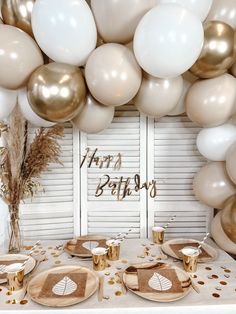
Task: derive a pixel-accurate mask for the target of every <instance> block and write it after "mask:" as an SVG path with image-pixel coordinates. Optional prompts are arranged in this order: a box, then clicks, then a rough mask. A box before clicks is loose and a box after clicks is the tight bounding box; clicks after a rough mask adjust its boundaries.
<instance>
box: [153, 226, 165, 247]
mask: <svg viewBox="0 0 236 314" xmlns="http://www.w3.org/2000/svg"><path fill="white" fill-rule="evenodd" d="M164 236H165V229H164V228H163V227H153V228H152V238H153V242H154V243H156V244H162V243H163V242H164Z"/></svg>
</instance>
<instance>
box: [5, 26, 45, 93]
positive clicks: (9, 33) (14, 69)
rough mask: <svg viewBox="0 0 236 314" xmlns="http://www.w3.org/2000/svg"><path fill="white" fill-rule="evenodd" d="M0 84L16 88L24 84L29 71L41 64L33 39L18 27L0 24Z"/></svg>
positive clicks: (40, 54) (40, 57)
mask: <svg viewBox="0 0 236 314" xmlns="http://www.w3.org/2000/svg"><path fill="white" fill-rule="evenodd" d="M0 52H1V53H0V69H1V71H0V86H2V87H4V88H8V89H18V88H20V87H21V86H24V85H26V83H27V81H28V79H29V77H30V75H31V73H32V72H33V71H34V70H35V69H36V68H37V67H39V66H40V65H42V64H43V56H42V53H41V51H40V49H39V47H38V46H37V44H36V43H35V41H34V40H33V39H32V38H31V37H30V36H29V35H28V34H26V33H25V32H23V31H21V30H20V29H19V28H16V27H14V26H10V25H0Z"/></svg>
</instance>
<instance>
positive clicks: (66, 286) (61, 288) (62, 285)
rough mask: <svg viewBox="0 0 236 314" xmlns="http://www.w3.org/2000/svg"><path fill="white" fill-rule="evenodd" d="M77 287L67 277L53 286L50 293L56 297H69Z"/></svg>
mask: <svg viewBox="0 0 236 314" xmlns="http://www.w3.org/2000/svg"><path fill="white" fill-rule="evenodd" d="M77 288H78V285H77V284H76V283H75V282H74V281H73V280H71V279H70V278H69V277H67V276H65V277H64V278H63V279H62V280H60V281H59V282H58V283H56V284H55V286H53V288H52V292H53V293H54V294H56V295H60V296H64V295H70V294H72V293H73V292H75V291H76V290H77Z"/></svg>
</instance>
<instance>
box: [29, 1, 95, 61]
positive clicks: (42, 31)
mask: <svg viewBox="0 0 236 314" xmlns="http://www.w3.org/2000/svg"><path fill="white" fill-rule="evenodd" d="M32 28H33V33H34V37H35V39H36V41H37V43H38V45H39V47H40V48H41V49H42V50H43V52H44V53H45V54H46V55H47V56H48V57H49V58H51V59H52V60H54V61H56V62H63V63H68V64H72V65H77V66H82V65H84V64H85V63H86V61H87V58H88V56H89V55H90V53H91V52H92V51H93V50H94V49H95V47H96V42H97V29H96V24H95V21H94V18H93V14H92V12H91V9H90V8H89V6H88V4H87V2H86V1H85V0H37V1H36V3H35V5H34V8H33V12H32Z"/></svg>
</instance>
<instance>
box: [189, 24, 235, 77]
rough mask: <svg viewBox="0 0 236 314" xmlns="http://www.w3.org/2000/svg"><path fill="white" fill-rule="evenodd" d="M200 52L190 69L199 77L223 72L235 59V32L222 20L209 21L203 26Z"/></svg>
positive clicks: (212, 75) (214, 75)
mask: <svg viewBox="0 0 236 314" xmlns="http://www.w3.org/2000/svg"><path fill="white" fill-rule="evenodd" d="M204 36H205V39H204V45H203V49H202V52H201V54H200V56H199V58H198V60H197V61H196V63H195V64H194V65H193V66H192V68H191V69H190V71H191V72H192V73H193V74H194V75H196V76H198V77H200V78H212V77H216V76H218V75H221V74H223V73H225V72H226V71H227V70H228V69H229V68H230V67H231V66H232V64H233V63H234V61H235V56H236V55H235V53H236V50H235V32H234V29H233V28H232V27H231V26H229V25H228V24H225V23H224V22H219V21H211V22H208V23H206V24H205V26H204Z"/></svg>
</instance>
